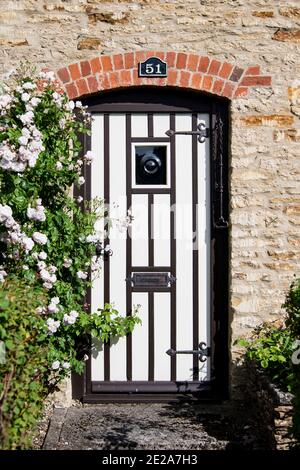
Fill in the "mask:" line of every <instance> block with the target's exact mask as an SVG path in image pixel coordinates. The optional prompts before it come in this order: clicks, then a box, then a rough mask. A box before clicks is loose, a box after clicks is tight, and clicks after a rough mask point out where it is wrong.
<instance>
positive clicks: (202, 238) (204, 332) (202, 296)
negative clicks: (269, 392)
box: [197, 114, 211, 380]
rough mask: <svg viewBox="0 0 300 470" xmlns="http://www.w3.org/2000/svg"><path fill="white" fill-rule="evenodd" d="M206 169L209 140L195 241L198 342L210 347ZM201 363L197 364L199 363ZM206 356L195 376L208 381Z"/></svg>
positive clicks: (203, 153) (201, 162) (201, 151)
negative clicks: (197, 266) (197, 285)
mask: <svg viewBox="0 0 300 470" xmlns="http://www.w3.org/2000/svg"><path fill="white" fill-rule="evenodd" d="M200 122H203V123H204V124H205V125H206V127H209V116H208V114H199V115H198V124H200ZM209 175H210V168H209V139H206V140H205V142H204V143H198V212H197V240H198V250H199V341H205V343H206V344H207V345H208V346H210V288H211V286H210V192H209V191H210V185H209V181H210V176H209ZM200 364H201V363H200ZM209 378H210V358H208V359H207V361H206V362H204V363H203V365H202V367H201V368H200V374H199V379H200V380H209Z"/></svg>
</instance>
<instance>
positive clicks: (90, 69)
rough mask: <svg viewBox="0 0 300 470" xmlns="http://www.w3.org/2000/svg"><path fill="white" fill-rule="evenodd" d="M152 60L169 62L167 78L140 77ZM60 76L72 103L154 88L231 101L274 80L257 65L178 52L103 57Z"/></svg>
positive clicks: (62, 70)
mask: <svg viewBox="0 0 300 470" xmlns="http://www.w3.org/2000/svg"><path fill="white" fill-rule="evenodd" d="M152 56H156V57H160V58H161V59H162V60H164V61H166V62H167V64H168V76H167V77H165V78H149V77H148V78H142V77H139V76H138V73H137V67H138V63H139V62H141V61H144V60H145V59H147V58H149V57H152ZM57 76H58V79H59V80H60V82H61V84H62V87H63V88H64V89H65V90H66V93H67V94H68V96H69V98H70V99H76V98H81V97H84V96H88V95H90V94H95V93H97V92H99V91H102V90H111V89H114V88H126V87H131V86H139V85H150V86H151V85H152V86H153V85H154V86H175V87H179V88H190V89H194V90H199V91H204V92H206V93H211V94H213V95H218V96H222V97H224V98H227V99H230V100H231V99H234V98H243V97H245V96H247V94H248V91H249V89H250V88H253V87H269V86H271V84H272V78H271V77H270V76H268V75H261V71H260V67H259V66H258V65H248V64H247V66H246V67H241V66H240V65H237V64H231V63H229V62H227V61H221V60H217V59H215V58H210V57H207V56H203V55H198V54H194V53H193V54H188V53H185V52H175V51H169V52H162V51H137V52H126V53H124V54H120V53H119V54H114V55H102V56H98V57H94V58H92V59H90V60H82V61H80V62H78V63H74V64H70V65H67V66H66V67H63V68H60V69H59V70H58V71H57Z"/></svg>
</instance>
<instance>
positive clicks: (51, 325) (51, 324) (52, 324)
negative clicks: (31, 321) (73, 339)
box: [46, 318, 60, 334]
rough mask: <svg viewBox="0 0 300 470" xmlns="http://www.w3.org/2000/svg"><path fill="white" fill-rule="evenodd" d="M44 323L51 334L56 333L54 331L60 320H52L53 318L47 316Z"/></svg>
mask: <svg viewBox="0 0 300 470" xmlns="http://www.w3.org/2000/svg"><path fill="white" fill-rule="evenodd" d="M46 324H47V328H48V331H49V333H51V334H53V333H56V331H57V330H58V328H59V327H60V321H59V320H54V318H48V320H47V321H46Z"/></svg>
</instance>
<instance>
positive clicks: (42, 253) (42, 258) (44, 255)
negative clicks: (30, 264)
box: [38, 251, 47, 260]
mask: <svg viewBox="0 0 300 470" xmlns="http://www.w3.org/2000/svg"><path fill="white" fill-rule="evenodd" d="M38 257H39V259H41V260H45V259H47V253H45V252H44V251H41V252H40V253H39V254H38Z"/></svg>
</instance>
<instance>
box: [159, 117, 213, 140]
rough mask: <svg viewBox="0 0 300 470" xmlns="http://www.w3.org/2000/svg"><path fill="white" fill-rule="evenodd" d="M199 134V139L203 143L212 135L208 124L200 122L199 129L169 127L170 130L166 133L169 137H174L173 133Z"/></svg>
mask: <svg viewBox="0 0 300 470" xmlns="http://www.w3.org/2000/svg"><path fill="white" fill-rule="evenodd" d="M178 134H180V135H197V136H198V141H199V142H200V143H201V144H203V142H205V139H207V138H208V137H210V130H209V128H208V127H206V125H205V124H204V123H203V122H201V123H200V124H198V126H197V130H196V131H174V129H169V130H168V131H166V135H167V136H168V137H173V135H178Z"/></svg>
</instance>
